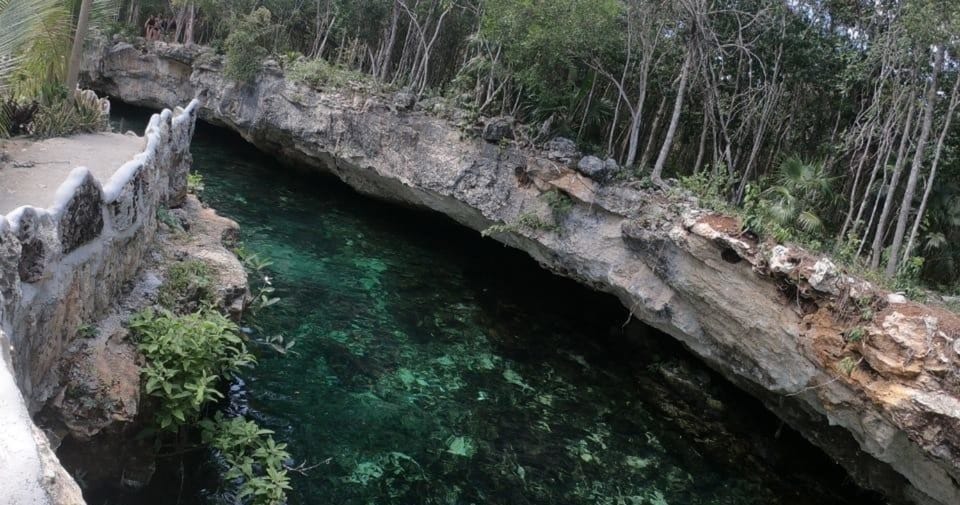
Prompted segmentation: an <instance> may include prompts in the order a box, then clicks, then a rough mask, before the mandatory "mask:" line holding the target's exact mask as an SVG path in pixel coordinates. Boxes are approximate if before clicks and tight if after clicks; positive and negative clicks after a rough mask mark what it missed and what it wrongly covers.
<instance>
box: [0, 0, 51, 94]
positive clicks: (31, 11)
mask: <svg viewBox="0 0 960 505" xmlns="http://www.w3.org/2000/svg"><path fill="white" fill-rule="evenodd" d="M58 5H59V1H58V0H0V89H3V88H4V87H5V86H6V85H7V84H8V83H9V78H10V76H11V75H12V74H13V72H14V71H15V70H16V68H17V67H18V65H19V63H20V53H21V51H22V49H23V48H24V46H25V45H27V44H28V43H29V42H30V40H31V37H32V36H33V35H35V34H36V33H37V32H36V29H37V23H38V22H39V21H40V20H42V19H43V18H44V17H45V16H46V15H47V14H48V13H49V11H50V10H51V9H53V8H55V7H57V6H58Z"/></svg>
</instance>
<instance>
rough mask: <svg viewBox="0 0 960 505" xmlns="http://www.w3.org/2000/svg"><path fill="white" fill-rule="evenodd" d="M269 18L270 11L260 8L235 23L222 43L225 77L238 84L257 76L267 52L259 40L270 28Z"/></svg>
mask: <svg viewBox="0 0 960 505" xmlns="http://www.w3.org/2000/svg"><path fill="white" fill-rule="evenodd" d="M270 18H271V14H270V11H269V10H267V9H266V8H264V7H260V8H259V9H257V10H255V11H253V12H251V13H250V14H248V15H247V16H245V17H243V18H241V19H240V20H239V21H238V22H237V24H236V27H235V28H234V29H233V31H232V32H230V35H228V36H227V40H226V41H224V50H225V51H226V62H225V64H224V67H223V72H224V74H226V76H227V77H229V78H231V79H233V80H235V81H239V82H249V81H251V80H253V79H254V78H255V77H256V76H257V73H258V72H259V71H260V67H261V65H262V64H263V59H264V58H265V57H266V56H267V50H266V49H265V48H264V47H263V45H261V43H260V39H261V38H263V35H264V33H265V32H266V31H267V30H268V29H269V28H270Z"/></svg>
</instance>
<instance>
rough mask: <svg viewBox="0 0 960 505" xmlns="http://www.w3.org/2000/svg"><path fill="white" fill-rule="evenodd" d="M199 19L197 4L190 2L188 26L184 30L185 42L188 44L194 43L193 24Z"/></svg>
mask: <svg viewBox="0 0 960 505" xmlns="http://www.w3.org/2000/svg"><path fill="white" fill-rule="evenodd" d="M196 19H197V6H196V5H194V4H193V2H190V4H189V5H187V27H186V29H184V31H183V43H184V44H187V45H192V44H193V25H194V22H195V21H196Z"/></svg>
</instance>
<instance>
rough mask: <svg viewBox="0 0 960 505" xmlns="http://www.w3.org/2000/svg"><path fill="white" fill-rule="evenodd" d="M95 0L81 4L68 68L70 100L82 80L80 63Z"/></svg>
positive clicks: (84, 0)
mask: <svg viewBox="0 0 960 505" xmlns="http://www.w3.org/2000/svg"><path fill="white" fill-rule="evenodd" d="M92 5H93V0H83V1H82V2H81V3H80V17H79V18H78V19H77V31H76V32H75V33H74V34H73V47H72V48H71V50H70V62H69V65H68V66H67V80H66V83H65V85H66V87H67V93H68V95H67V96H69V97H70V99H71V100H72V99H73V90H75V89H77V80H78V79H79V78H80V62H81V60H82V57H83V41H84V40H86V38H87V29H88V28H89V27H90V7H91V6H92Z"/></svg>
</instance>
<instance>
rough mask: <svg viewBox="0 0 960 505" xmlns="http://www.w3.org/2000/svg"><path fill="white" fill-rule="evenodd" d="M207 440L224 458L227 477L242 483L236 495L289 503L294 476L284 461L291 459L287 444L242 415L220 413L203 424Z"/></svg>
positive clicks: (257, 503)
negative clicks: (224, 415)
mask: <svg viewBox="0 0 960 505" xmlns="http://www.w3.org/2000/svg"><path fill="white" fill-rule="evenodd" d="M200 428H201V434H202V438H203V442H204V443H205V444H207V445H209V446H210V447H213V448H214V449H215V450H216V451H217V452H218V453H219V454H220V456H221V457H222V458H223V461H224V463H225V464H226V466H227V471H226V473H224V475H223V478H224V479H226V480H230V481H236V482H239V490H238V492H237V495H236V498H237V500H238V501H240V500H249V503H251V504H252V505H281V504H283V503H285V502H286V491H287V490H288V489H290V478H289V477H288V476H287V470H286V467H285V466H284V462H285V461H287V460H289V459H290V453H288V452H287V450H286V449H287V444H278V443H276V442H275V441H274V440H273V437H272V436H271V435H272V434H273V431H271V430H266V429H263V428H261V427H260V426H258V425H257V423H255V422H253V421H247V420H245V419H243V418H241V417H234V418H232V419H227V418H225V417H223V415H222V414H221V413H219V412H218V413H217V414H216V416H214V418H213V419H205V420H203V421H201V423H200Z"/></svg>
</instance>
